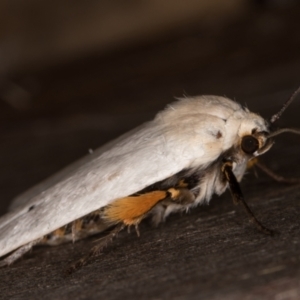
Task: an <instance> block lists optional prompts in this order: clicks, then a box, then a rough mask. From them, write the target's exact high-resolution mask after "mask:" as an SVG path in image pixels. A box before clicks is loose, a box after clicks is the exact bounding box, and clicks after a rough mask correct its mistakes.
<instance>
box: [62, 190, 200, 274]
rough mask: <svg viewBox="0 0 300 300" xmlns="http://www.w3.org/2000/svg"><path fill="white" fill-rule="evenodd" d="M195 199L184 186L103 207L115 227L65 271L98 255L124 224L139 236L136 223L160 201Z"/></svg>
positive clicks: (77, 266)
mask: <svg viewBox="0 0 300 300" xmlns="http://www.w3.org/2000/svg"><path fill="white" fill-rule="evenodd" d="M194 201H195V196H194V194H193V193H192V192H190V191H189V190H188V189H186V188H170V189H168V190H167V191H152V192H149V193H145V194H141V195H135V196H129V197H125V198H121V199H118V200H116V201H115V202H113V203H112V204H110V205H109V206H107V208H106V209H104V219H106V220H107V222H108V223H112V224H113V223H115V224H116V223H117V225H116V227H115V228H114V229H113V230H112V231H111V232H110V233H109V234H108V235H107V236H105V237H103V238H101V240H100V243H99V244H97V245H96V246H94V247H93V248H92V249H91V251H90V253H89V254H88V255H87V256H86V257H83V258H81V259H79V260H78V261H76V262H75V263H74V264H72V265H71V266H70V267H69V268H68V269H67V273H69V274H70V273H72V272H74V271H76V270H77V269H78V268H81V267H83V266H84V265H86V264H87V263H88V262H89V260H90V259H92V258H94V257H97V256H99V254H101V252H102V250H103V249H104V248H106V247H107V246H108V245H109V244H110V243H111V242H112V241H113V240H114V239H115V238H116V237H117V236H118V234H119V232H120V231H122V230H123V229H124V228H125V227H126V226H127V227H128V228H130V226H132V225H133V226H135V229H136V232H137V235H138V236H140V234H139V230H138V225H139V223H140V222H141V221H142V220H143V219H144V218H145V217H146V216H147V215H148V213H149V212H150V211H151V210H152V209H153V208H154V207H155V206H156V205H157V204H158V203H160V202H165V203H166V205H168V204H170V202H173V203H176V204H178V205H182V206H185V205H188V204H190V203H192V202H194Z"/></svg>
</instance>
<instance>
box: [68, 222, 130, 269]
mask: <svg viewBox="0 0 300 300" xmlns="http://www.w3.org/2000/svg"><path fill="white" fill-rule="evenodd" d="M125 227H126V225H125V224H124V223H120V224H118V225H117V226H116V227H115V228H114V229H113V230H112V231H111V232H110V233H109V234H108V235H107V236H105V237H103V238H102V239H100V242H99V243H98V244H97V245H96V246H94V247H93V248H92V249H91V250H90V253H89V254H88V255H87V256H85V257H83V258H81V259H79V260H77V261H76V262H75V263H74V264H72V265H71V266H70V267H69V268H68V269H67V273H69V274H70V273H72V272H74V271H76V270H77V269H79V268H81V267H83V266H85V265H86V264H87V263H88V262H89V260H90V259H91V258H93V257H97V256H98V255H99V254H100V253H101V251H103V249H104V248H106V247H107V246H108V244H110V243H111V242H112V241H113V240H114V238H116V237H117V236H118V234H119V232H120V231H122V230H123V229H124V228H125Z"/></svg>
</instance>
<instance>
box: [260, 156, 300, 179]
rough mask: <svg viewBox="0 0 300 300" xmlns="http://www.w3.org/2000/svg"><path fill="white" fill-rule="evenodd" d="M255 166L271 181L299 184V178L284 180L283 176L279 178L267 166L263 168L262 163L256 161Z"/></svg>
mask: <svg viewBox="0 0 300 300" xmlns="http://www.w3.org/2000/svg"><path fill="white" fill-rule="evenodd" d="M254 165H255V166H257V167H258V168H259V169H260V170H262V171H263V172H264V173H265V174H267V175H268V176H269V177H271V178H272V179H273V180H275V181H277V182H282V183H300V178H285V177H283V176H280V175H278V174H276V173H275V172H273V171H272V170H271V169H269V168H268V167H267V166H265V165H264V164H263V163H261V162H260V161H258V160H257V161H256V162H255V164H254Z"/></svg>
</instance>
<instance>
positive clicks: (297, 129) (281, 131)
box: [267, 128, 300, 138]
mask: <svg viewBox="0 0 300 300" xmlns="http://www.w3.org/2000/svg"><path fill="white" fill-rule="evenodd" d="M285 132H291V133H295V134H300V129H299V128H281V129H278V130H276V131H274V132H271V133H270V134H269V135H268V136H267V138H271V137H274V136H276V135H279V134H281V133H285Z"/></svg>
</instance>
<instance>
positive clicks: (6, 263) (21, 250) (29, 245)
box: [0, 238, 42, 267]
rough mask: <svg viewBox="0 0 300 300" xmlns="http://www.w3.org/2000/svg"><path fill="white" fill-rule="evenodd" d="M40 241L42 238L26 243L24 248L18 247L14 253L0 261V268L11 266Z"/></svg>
mask: <svg viewBox="0 0 300 300" xmlns="http://www.w3.org/2000/svg"><path fill="white" fill-rule="evenodd" d="M41 240H42V238H40V239H36V240H34V241H32V242H30V243H27V244H25V245H24V246H22V247H20V248H19V249H17V250H16V251H14V252H13V253H12V254H10V255H9V256H7V257H6V258H4V259H3V260H1V261H0V267H4V266H9V265H11V264H12V263H14V262H15V261H16V260H18V259H19V258H20V257H22V256H23V255H24V254H26V253H27V252H29V251H30V250H31V249H32V247H33V246H35V245H36V244H38V243H39V242H40V241H41Z"/></svg>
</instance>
